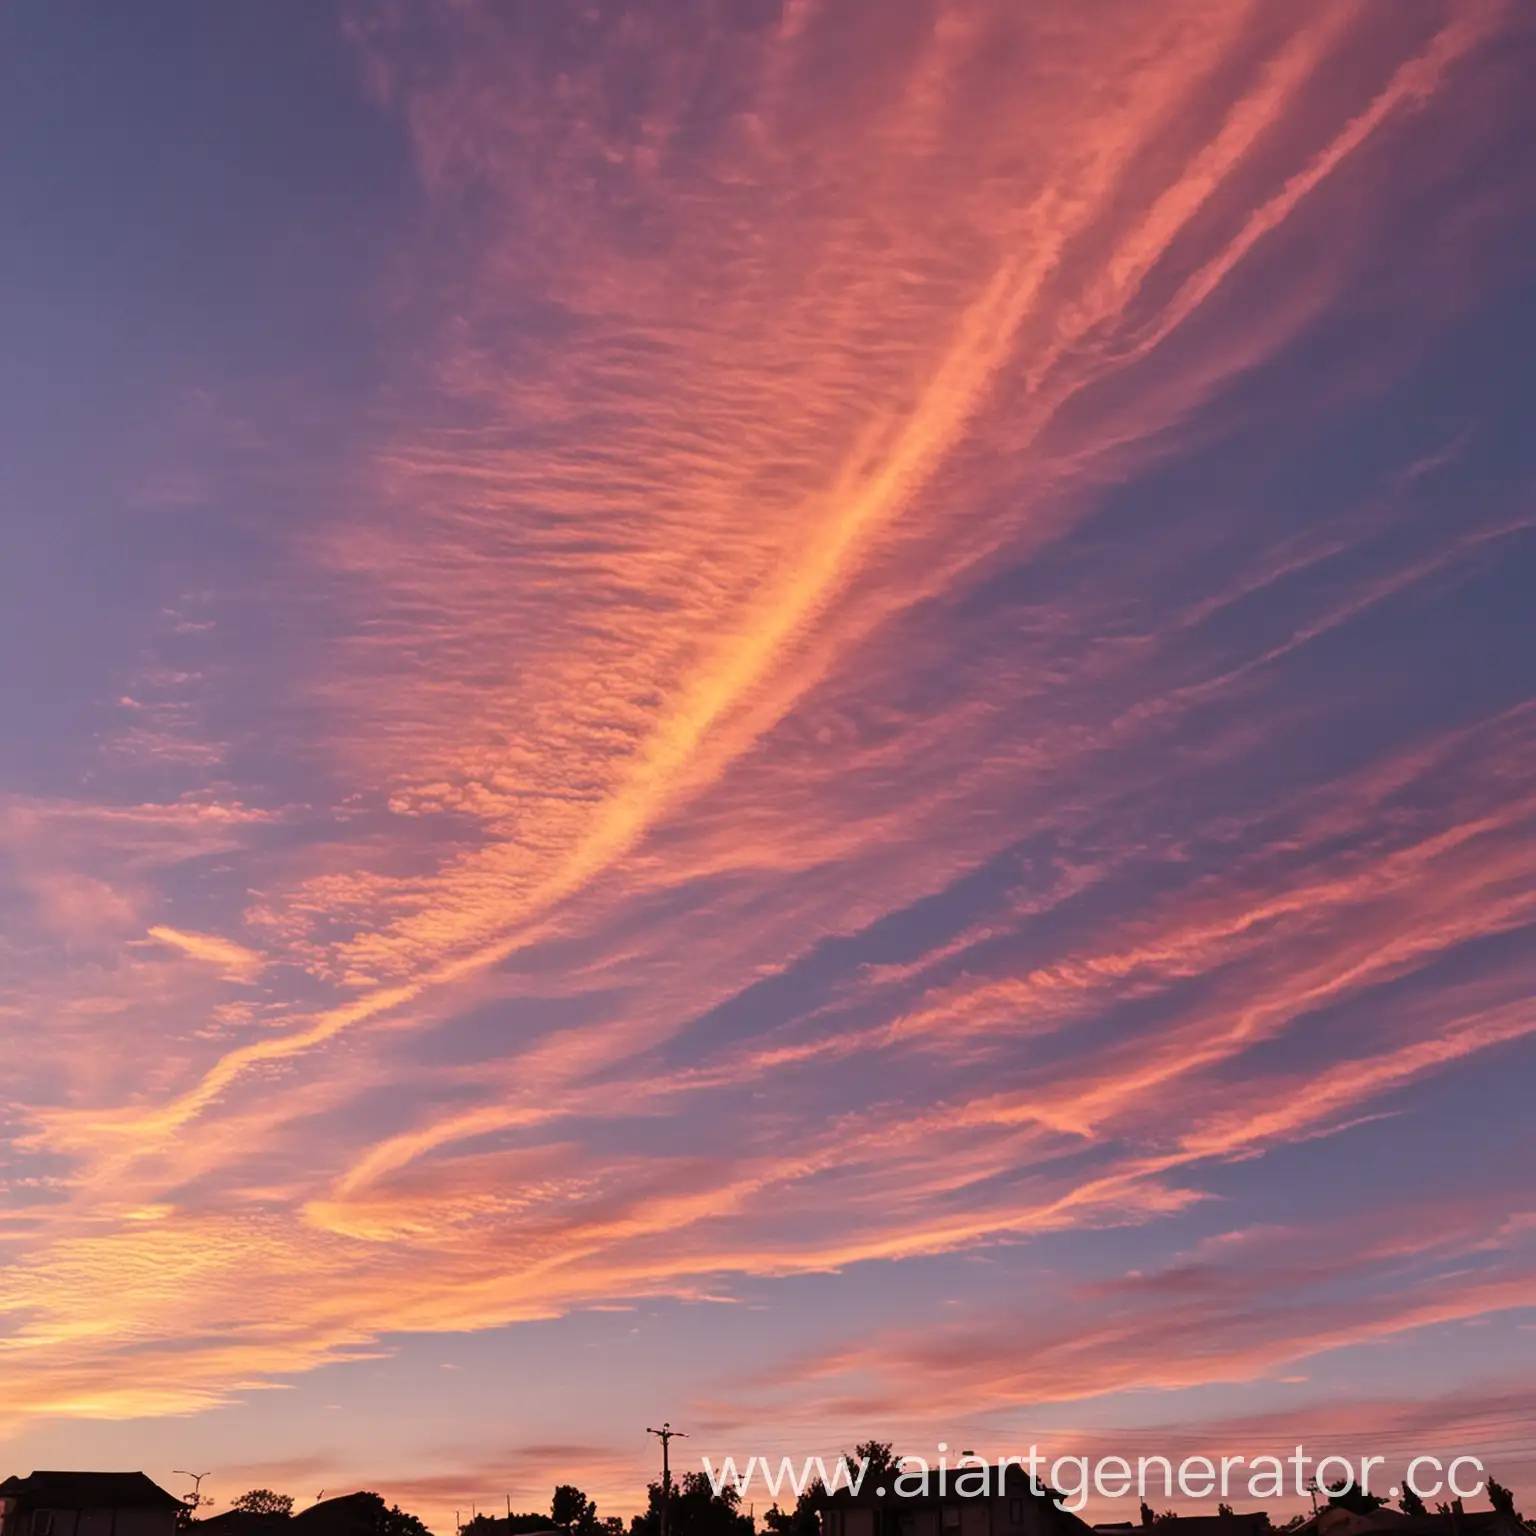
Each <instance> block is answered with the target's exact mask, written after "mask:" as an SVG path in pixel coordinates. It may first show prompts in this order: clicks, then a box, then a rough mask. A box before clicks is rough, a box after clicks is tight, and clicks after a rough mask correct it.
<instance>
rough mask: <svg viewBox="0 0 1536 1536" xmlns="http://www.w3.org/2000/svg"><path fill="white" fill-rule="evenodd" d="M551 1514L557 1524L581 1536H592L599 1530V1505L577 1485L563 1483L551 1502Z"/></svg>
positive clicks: (557, 1488)
mask: <svg viewBox="0 0 1536 1536" xmlns="http://www.w3.org/2000/svg"><path fill="white" fill-rule="evenodd" d="M549 1512H550V1514H551V1515H552V1516H553V1517H554V1521H555V1524H556V1525H558V1526H563V1527H564V1528H565V1529H566V1530H568V1531H577V1532H580V1533H581V1536H590V1533H592V1532H594V1531H596V1530H597V1505H596V1503H594V1502H593V1500H591V1499H589V1498H588V1497H587V1496H586V1494H584V1493H583V1492H582V1491H581V1489H580V1488H578V1487H577V1486H576V1485H575V1483H561V1484H559V1485H558V1486H557V1487H556V1489H555V1496H554V1498H553V1499H551V1500H550V1503H549Z"/></svg>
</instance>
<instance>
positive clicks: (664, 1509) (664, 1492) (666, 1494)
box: [645, 1419, 688, 1536]
mask: <svg viewBox="0 0 1536 1536" xmlns="http://www.w3.org/2000/svg"><path fill="white" fill-rule="evenodd" d="M645 1432H646V1434H648V1435H655V1436H656V1438H657V1439H658V1440H660V1441H661V1536H670V1530H669V1527H670V1526H671V1523H672V1520H671V1513H672V1462H671V1460H670V1457H669V1452H670V1451H671V1448H672V1437H673V1436H674V1435H676V1436H677V1437H678V1438H679V1439H682V1440H686V1439H687V1438H688V1436H687V1435H685V1434H684V1433H683V1432H682V1430H680V1429H673V1428H672V1421H671V1420H670V1419H663V1420H662V1421H661V1428H660V1429H652V1428H651V1427H650V1426H649V1425H647V1426H646V1429H645Z"/></svg>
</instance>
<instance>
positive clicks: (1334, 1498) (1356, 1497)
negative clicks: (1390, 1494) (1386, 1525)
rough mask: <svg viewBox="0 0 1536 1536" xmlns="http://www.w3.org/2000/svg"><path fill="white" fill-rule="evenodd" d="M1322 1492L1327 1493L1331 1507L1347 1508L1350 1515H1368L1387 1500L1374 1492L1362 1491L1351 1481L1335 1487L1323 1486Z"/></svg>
mask: <svg viewBox="0 0 1536 1536" xmlns="http://www.w3.org/2000/svg"><path fill="white" fill-rule="evenodd" d="M1323 1492H1324V1493H1326V1494H1327V1495H1328V1505H1329V1507H1330V1508H1331V1509H1347V1510H1348V1511H1349V1512H1350V1514H1352V1515H1368V1514H1370V1513H1371V1511H1372V1510H1375V1509H1380V1508H1381V1506H1382V1505H1383V1504H1385V1503H1386V1502H1387V1501H1386V1500H1385V1499H1382V1498H1378V1497H1377V1496H1376V1495H1375V1494H1374V1493H1366V1492H1364V1491H1363V1490H1362V1489H1360V1488H1358V1487H1357V1486H1356V1485H1355V1484H1354V1483H1353V1482H1352V1481H1350V1482H1343V1483H1340V1484H1339V1485H1338V1487H1337V1488H1328V1487H1324V1489H1323Z"/></svg>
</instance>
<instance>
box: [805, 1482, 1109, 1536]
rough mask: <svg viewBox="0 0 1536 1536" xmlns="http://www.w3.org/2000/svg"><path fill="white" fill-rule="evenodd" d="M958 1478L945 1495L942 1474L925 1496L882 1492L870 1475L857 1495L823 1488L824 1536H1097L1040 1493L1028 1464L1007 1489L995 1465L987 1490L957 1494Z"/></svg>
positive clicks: (1007, 1485) (821, 1505)
mask: <svg viewBox="0 0 1536 1536" xmlns="http://www.w3.org/2000/svg"><path fill="white" fill-rule="evenodd" d="M960 1475H963V1474H960ZM956 1477H957V1473H956V1471H955V1469H954V1468H950V1469H949V1472H948V1475H947V1479H946V1481H947V1483H948V1485H949V1486H948V1487H947V1488H946V1490H945V1491H944V1492H943V1493H940V1492H939V1491H938V1476H937V1473H936V1472H932V1473H930V1475H929V1479H928V1486H929V1491H928V1492H927V1493H925V1494H913V1495H910V1496H904V1495H898V1494H897V1493H896V1492H895V1491H894V1490H893V1489H890V1488H887V1489H885V1490H884V1492H883V1493H882V1492H881V1491H880V1489H879V1485H876V1486H874V1487H872V1486H870V1484H871V1482H872V1479H871V1478H869V1477H866V1478H865V1480H864V1485H863V1487H861V1488H860V1490H859V1492H858V1493H856V1494H855V1493H853V1492H851V1491H850V1490H849V1489H847V1488H839V1489H838V1490H837V1492H836V1493H826V1492H823V1493H822V1495H821V1497H820V1499H819V1511H820V1515H821V1536H1093V1527H1092V1526H1090V1525H1088V1524H1087V1523H1086V1522H1085V1521H1083V1520H1080V1519H1078V1517H1077V1516H1076V1515H1074V1514H1072V1513H1071V1512H1070V1511H1068V1510H1064V1509H1058V1508H1057V1507H1056V1502H1055V1499H1054V1497H1052V1496H1051V1495H1050V1494H1049V1493H1042V1494H1036V1493H1034V1492H1033V1491H1032V1490H1031V1489H1030V1486H1029V1477H1028V1474H1027V1473H1026V1472H1025V1471H1024V1469H1023V1468H1022V1467H1018V1466H1010V1467H1009V1468H1008V1470H1007V1472H1006V1474H1005V1475H1004V1477H1003V1478H1002V1479H1001V1484H1002V1486H1001V1487H999V1486H998V1484H999V1481H1000V1480H999V1479H998V1477H997V1473H996V1469H995V1468H993V1469H992V1470H991V1471H990V1473H989V1476H988V1478H987V1491H986V1492H985V1493H979V1492H978V1493H968V1494H960V1493H956V1492H955V1491H954V1482H955V1479H956ZM975 1480H976V1479H974V1478H973V1479H972V1481H975Z"/></svg>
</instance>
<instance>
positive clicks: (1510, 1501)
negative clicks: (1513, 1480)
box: [1488, 1477, 1525, 1525]
mask: <svg viewBox="0 0 1536 1536" xmlns="http://www.w3.org/2000/svg"><path fill="white" fill-rule="evenodd" d="M1488 1502H1489V1503H1490V1504H1492V1505H1493V1507H1494V1508H1495V1509H1496V1510H1498V1512H1499V1513H1500V1514H1501V1515H1508V1516H1509V1518H1510V1519H1511V1520H1518V1521H1520V1523H1521V1524H1522V1525H1523V1524H1524V1523H1525V1517H1524V1516H1523V1515H1521V1514H1520V1512H1519V1511H1518V1510H1517V1509H1516V1508H1515V1493H1514V1490H1513V1489H1512V1488H1506V1487H1505V1486H1504V1484H1503V1483H1501V1482H1499V1481H1497V1480H1496V1479H1495V1478H1492V1477H1490V1478H1489V1479H1488Z"/></svg>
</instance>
